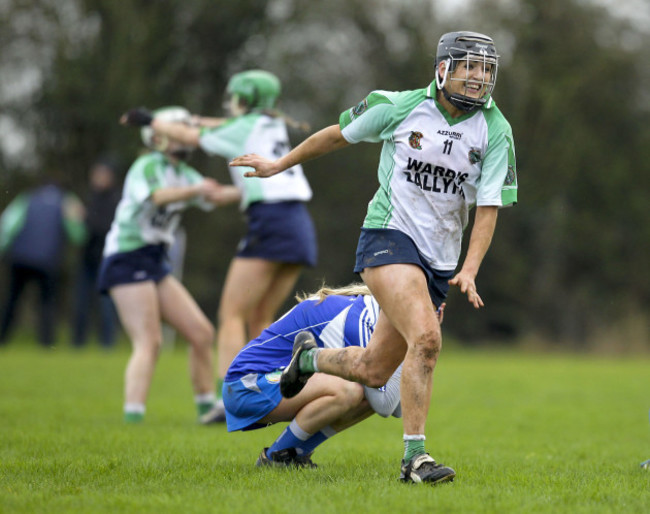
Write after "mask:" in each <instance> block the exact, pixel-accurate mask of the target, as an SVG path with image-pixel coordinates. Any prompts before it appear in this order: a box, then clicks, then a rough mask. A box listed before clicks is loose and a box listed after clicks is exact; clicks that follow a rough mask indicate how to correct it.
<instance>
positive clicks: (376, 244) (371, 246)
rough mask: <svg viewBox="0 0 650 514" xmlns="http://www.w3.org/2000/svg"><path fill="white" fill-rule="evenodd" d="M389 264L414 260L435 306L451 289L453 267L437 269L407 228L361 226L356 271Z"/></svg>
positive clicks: (438, 305)
mask: <svg viewBox="0 0 650 514" xmlns="http://www.w3.org/2000/svg"><path fill="white" fill-rule="evenodd" d="M386 264H415V265H416V266H419V267H420V268H421V269H422V271H423V272H424V274H425V275H426V277H427V285H428V288H429V296H431V300H433V303H434V304H435V306H436V307H440V305H441V304H442V302H444V301H445V298H447V293H448V292H449V282H448V280H449V279H451V278H452V277H453V276H454V270H451V271H441V270H435V269H433V268H432V267H431V266H429V263H428V262H427V261H426V260H425V258H424V257H423V256H422V254H421V253H420V252H419V250H418V249H417V246H416V245H415V242H413V240H412V239H411V238H410V237H409V236H407V235H406V234H405V233H404V232H401V231H399V230H395V229H390V228H362V229H361V236H360V237H359V244H358V245H357V258H356V262H355V265H354V272H355V273H361V272H362V271H363V270H364V269H365V268H374V267H377V266H385V265H386Z"/></svg>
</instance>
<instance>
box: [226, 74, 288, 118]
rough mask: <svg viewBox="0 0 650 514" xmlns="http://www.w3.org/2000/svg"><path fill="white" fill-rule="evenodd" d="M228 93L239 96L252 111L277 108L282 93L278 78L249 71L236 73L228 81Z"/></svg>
mask: <svg viewBox="0 0 650 514" xmlns="http://www.w3.org/2000/svg"><path fill="white" fill-rule="evenodd" d="M226 92H227V93H228V94H230V95H237V96H238V97H239V98H240V99H242V100H243V101H244V102H246V104H247V105H248V107H249V108H251V109H271V108H273V107H275V103H276V102H277V100H278V97H279V96H280V92H281V86H280V80H279V79H278V77H276V76H275V75H273V73H270V72H268V71H264V70H248V71H242V72H241V73H236V74H235V75H233V76H232V77H231V79H230V80H229V81H228V87H227V88H226Z"/></svg>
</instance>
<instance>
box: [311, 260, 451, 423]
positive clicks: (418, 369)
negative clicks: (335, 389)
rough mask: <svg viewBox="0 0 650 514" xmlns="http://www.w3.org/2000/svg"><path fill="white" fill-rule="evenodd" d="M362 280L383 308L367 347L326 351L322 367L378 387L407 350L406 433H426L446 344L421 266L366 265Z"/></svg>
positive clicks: (404, 374)
mask: <svg viewBox="0 0 650 514" xmlns="http://www.w3.org/2000/svg"><path fill="white" fill-rule="evenodd" d="M362 278H363V280H364V281H365V282H366V284H367V285H368V287H369V288H370V290H371V291H372V293H373V295H374V296H375V298H376V299H377V301H378V302H379V305H380V306H381V309H382V312H381V315H380V318H379V321H378V323H377V326H376V328H375V332H374V333H373V336H372V338H371V340H370V343H369V345H368V348H367V349H366V350H365V351H364V350H363V349H361V348H346V349H344V350H323V351H322V352H320V354H319V356H318V369H319V370H320V371H322V372H325V373H330V374H334V375H336V376H340V377H342V378H346V379H350V380H355V381H358V382H361V383H363V384H365V385H367V386H370V387H378V386H380V385H383V384H384V383H385V382H386V380H388V378H389V377H390V375H391V374H392V372H393V371H394V370H395V369H396V368H397V366H398V365H399V362H400V355H404V351H405V350H406V355H405V356H404V367H403V372H402V384H401V401H402V412H403V415H404V433H405V434H407V435H409V434H424V427H425V422H426V418H427V414H428V410H429V403H430V399H431V387H432V378H433V370H434V367H435V364H436V362H437V358H438V354H439V352H440V347H441V342H442V341H441V332H440V323H439V322H438V319H437V317H436V314H435V307H434V305H433V303H432V302H431V298H430V297H429V293H428V289H427V285H426V280H425V276H424V274H423V273H422V270H420V268H418V267H417V266H414V265H410V264H391V265H387V266H380V267H376V268H367V269H365V270H364V272H363V273H362ZM405 344H406V346H405Z"/></svg>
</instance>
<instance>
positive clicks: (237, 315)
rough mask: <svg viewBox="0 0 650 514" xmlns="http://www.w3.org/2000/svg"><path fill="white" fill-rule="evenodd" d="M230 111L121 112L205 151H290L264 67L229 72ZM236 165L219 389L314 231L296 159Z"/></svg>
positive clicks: (214, 417) (312, 249) (294, 276)
mask: <svg viewBox="0 0 650 514" xmlns="http://www.w3.org/2000/svg"><path fill="white" fill-rule="evenodd" d="M226 92H227V95H228V109H229V112H230V115H231V117H230V118H228V119H223V118H202V117H200V116H196V117H194V122H195V124H196V125H198V126H196V127H189V126H187V125H184V124H179V123H170V122H169V121H166V120H163V119H161V118H156V119H154V120H153V121H152V122H151V118H150V117H149V116H147V113H146V112H143V111H142V110H137V109H136V110H132V111H129V113H127V120H128V122H129V123H131V124H134V125H142V124H148V123H149V122H151V127H152V128H153V129H154V130H155V131H156V133H158V134H162V135H164V136H167V137H169V138H171V139H174V140H177V141H180V142H182V143H183V144H184V145H188V146H192V147H200V148H202V149H203V150H204V151H205V152H207V153H208V154H210V155H219V156H221V157H224V158H226V159H227V160H230V159H232V158H234V157H236V156H238V155H241V154H243V153H257V154H259V155H263V156H266V157H269V158H274V159H275V158H278V157H281V156H283V155H285V154H286V153H287V152H288V151H289V150H290V149H291V145H290V143H289V136H288V131H287V124H290V125H293V126H298V125H299V124H298V123H296V122H295V121H294V120H291V119H290V118H288V117H287V116H285V115H284V114H282V113H281V112H280V111H278V110H277V109H276V105H277V102H278V98H279V97H280V93H281V85H280V81H279V80H278V78H277V77H276V76H275V75H273V74H272V73H269V72H267V71H263V70H248V71H244V72H241V73H237V74H235V75H233V76H232V78H231V79H230V81H229V82H228V86H227V88H226ZM244 171H245V170H242V169H241V168H232V167H231V168H230V173H231V176H232V180H233V183H234V186H230V188H229V189H228V201H230V202H239V205H240V208H241V210H242V211H243V212H244V213H245V215H246V221H247V225H248V231H247V234H246V235H245V236H244V237H243V239H242V240H241V241H240V243H239V247H238V249H237V253H236V255H235V257H234V258H233V260H232V262H231V263H230V267H229V270H228V273H227V276H226V279H225V284H224V288H223V291H222V292H221V301H220V305H219V309H218V315H217V319H218V329H217V330H218V331H217V353H218V368H217V380H218V382H217V393H218V392H219V391H220V390H221V387H220V386H221V383H222V381H223V377H224V376H225V373H226V370H227V369H228V366H229V364H230V362H231V361H232V359H233V358H234V357H235V355H236V354H237V352H238V351H239V350H240V349H241V348H242V347H243V346H244V344H246V341H248V340H249V339H252V338H255V337H257V336H258V335H259V334H260V333H261V331H262V329H263V328H264V327H266V326H268V325H269V324H271V323H272V322H273V320H274V319H275V316H276V313H277V311H278V309H279V308H280V307H281V306H282V304H283V303H284V302H285V300H286V299H287V297H288V296H289V294H290V293H292V292H293V291H294V287H295V284H296V281H297V280H298V277H299V275H300V272H301V270H302V268H303V267H304V266H315V264H316V258H317V241H316V232H315V228H314V224H313V222H312V219H311V217H310V215H309V212H308V211H307V208H306V206H305V202H307V201H309V200H310V199H311V197H312V191H311V188H310V186H309V183H308V182H307V179H306V178H305V176H304V174H303V170H302V167H301V166H300V165H299V164H298V165H296V166H293V167H292V168H291V169H289V170H287V172H286V173H283V174H282V175H278V176H277V177H273V179H272V180H261V179H259V178H252V179H251V178H244V177H243V172H244ZM224 420H225V414H224V410H223V405H222V404H221V403H219V404H218V405H217V407H216V408H215V409H214V410H213V411H212V412H210V413H209V414H207V415H206V416H204V417H203V422H204V423H206V424H207V423H212V422H223V421H224Z"/></svg>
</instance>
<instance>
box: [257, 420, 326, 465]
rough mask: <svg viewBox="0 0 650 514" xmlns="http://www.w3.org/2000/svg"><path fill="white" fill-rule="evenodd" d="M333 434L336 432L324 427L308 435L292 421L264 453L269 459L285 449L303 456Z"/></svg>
mask: <svg viewBox="0 0 650 514" xmlns="http://www.w3.org/2000/svg"><path fill="white" fill-rule="evenodd" d="M334 434H336V432H335V431H334V430H333V429H332V428H331V427H325V428H323V429H322V430H321V431H319V432H316V433H315V434H309V433H307V432H305V431H304V430H303V429H302V428H300V426H299V425H298V422H297V421H296V420H295V419H294V420H293V421H292V422H291V423H290V424H289V426H288V427H287V428H285V429H284V431H283V432H282V433H281V434H280V436H279V437H278V438H277V439H276V440H275V442H274V443H273V444H272V445H271V447H270V448H269V449H268V450H267V451H266V455H267V456H268V457H270V456H271V453H273V452H277V451H279V450H284V449H286V448H295V449H296V452H297V453H298V455H305V454H308V453H311V452H313V451H314V449H315V448H316V447H317V446H318V445H319V444H321V443H322V442H324V441H325V440H327V439H328V438H329V437H331V436H333V435H334Z"/></svg>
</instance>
